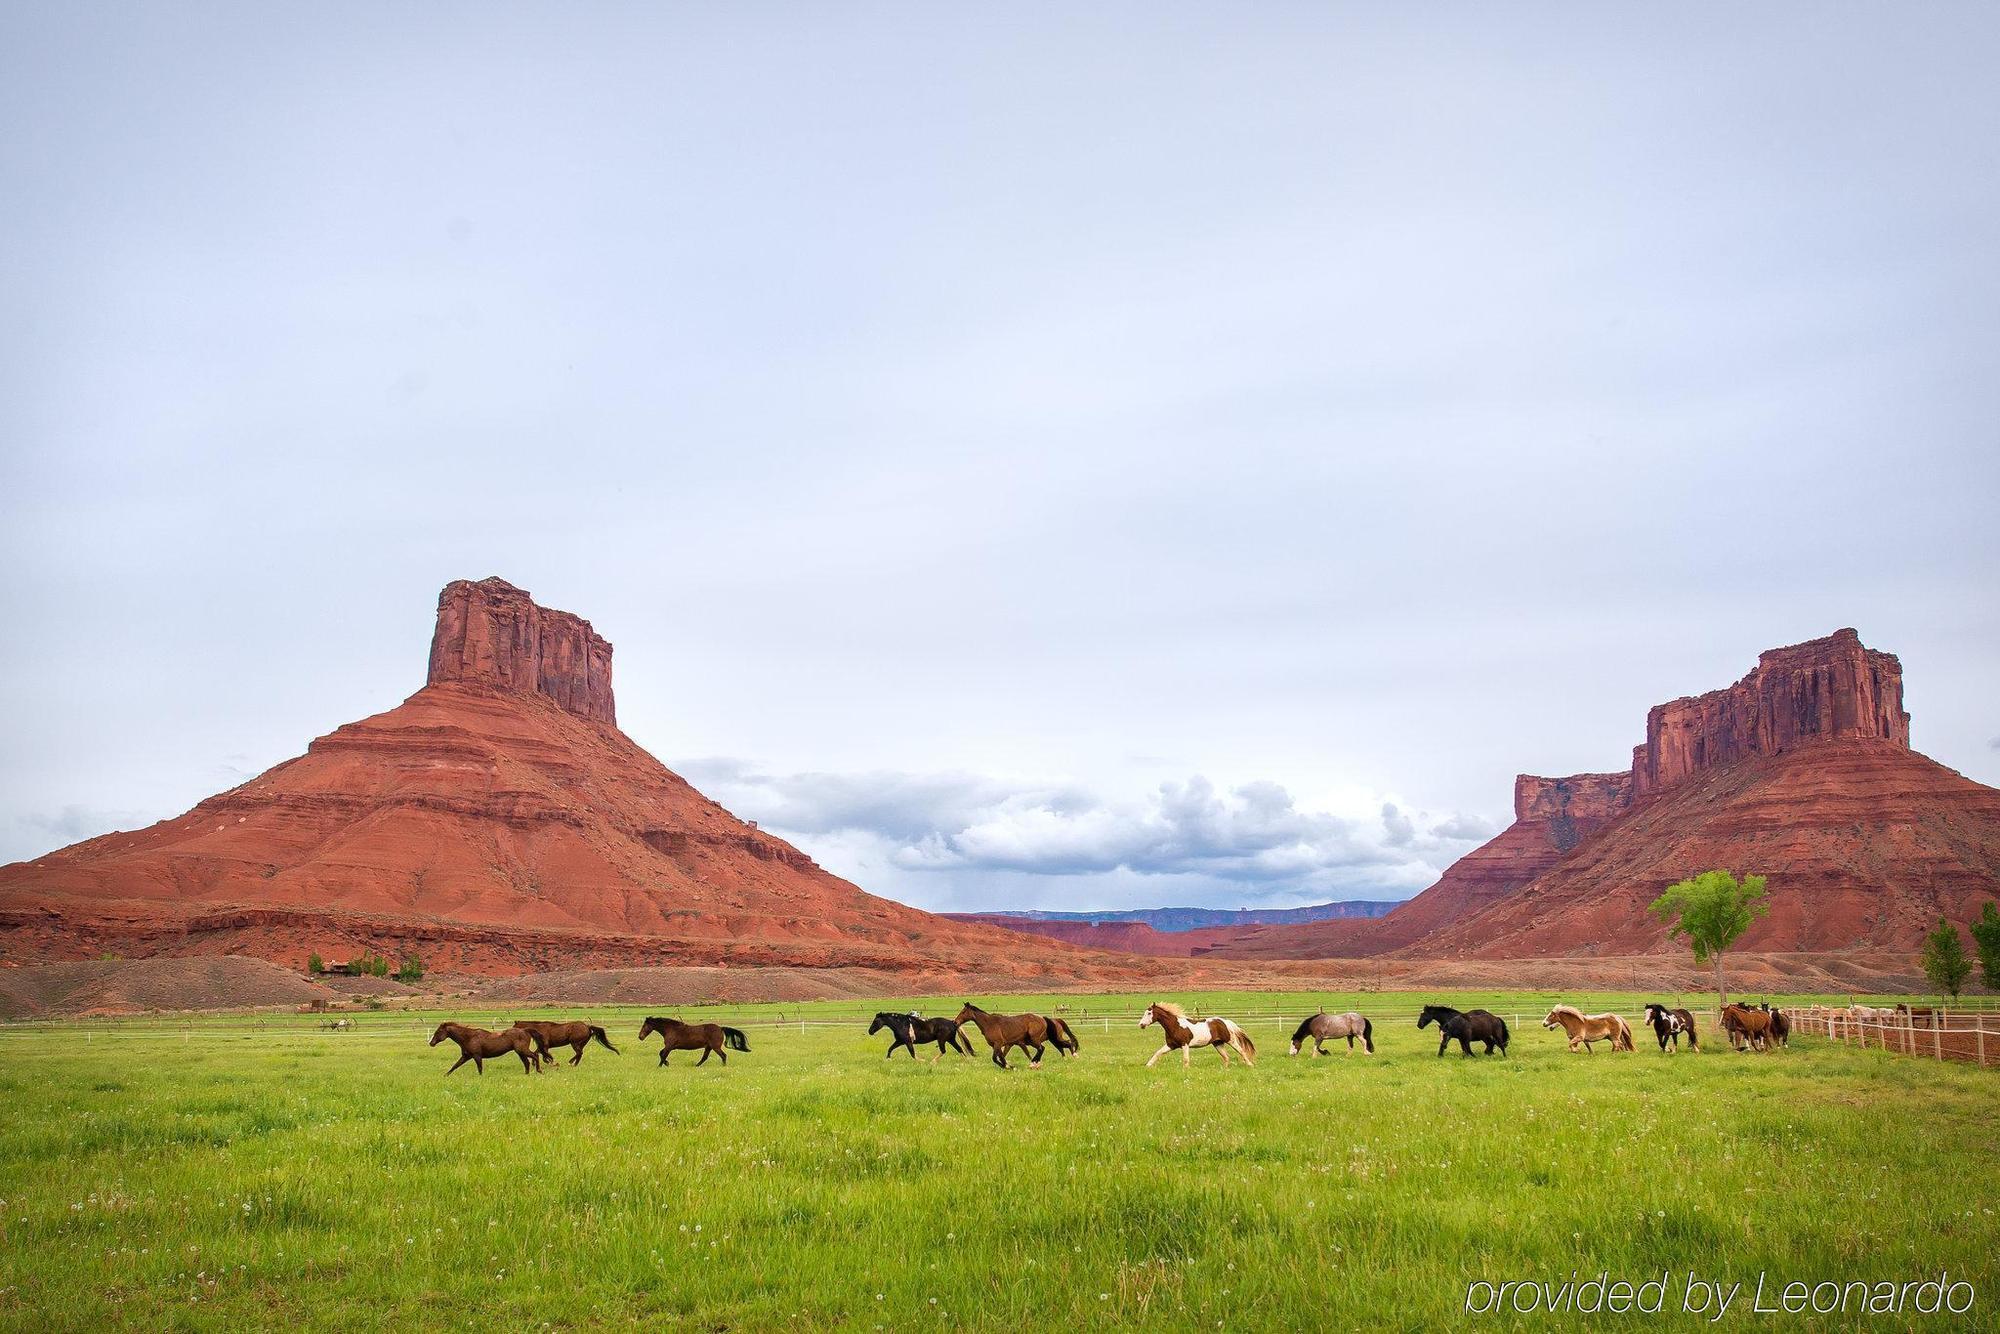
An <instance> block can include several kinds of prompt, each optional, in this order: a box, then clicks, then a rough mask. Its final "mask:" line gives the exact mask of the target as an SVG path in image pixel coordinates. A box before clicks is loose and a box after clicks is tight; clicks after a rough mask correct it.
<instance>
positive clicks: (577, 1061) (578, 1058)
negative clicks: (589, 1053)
mask: <svg viewBox="0 0 2000 1334" xmlns="http://www.w3.org/2000/svg"><path fill="white" fill-rule="evenodd" d="M589 1040H590V1039H588V1038H585V1039H584V1042H588V1041H589ZM569 1063H570V1064H571V1065H582V1064H583V1042H579V1043H577V1044H576V1055H574V1056H572V1057H570V1058H569Z"/></svg>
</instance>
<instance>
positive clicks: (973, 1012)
mask: <svg viewBox="0 0 2000 1334" xmlns="http://www.w3.org/2000/svg"><path fill="white" fill-rule="evenodd" d="M985 1013H986V1011H984V1010H982V1009H980V1008H979V1007H978V1006H977V1005H974V1004H973V1003H972V1002H971V1001H966V1002H965V1003H964V1004H962V1005H960V1006H959V1007H958V1019H957V1020H956V1022H958V1023H961V1024H976V1023H978V1022H979V1019H980V1016H981V1015H983V1014H985Z"/></svg>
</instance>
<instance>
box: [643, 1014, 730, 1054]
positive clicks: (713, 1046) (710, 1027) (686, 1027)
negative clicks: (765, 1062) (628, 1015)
mask: <svg viewBox="0 0 2000 1334" xmlns="http://www.w3.org/2000/svg"><path fill="white" fill-rule="evenodd" d="M654 1033H658V1034H659V1035H660V1064H661V1065H665V1064H666V1063H667V1053H668V1052H670V1051H699V1052H700V1053H701V1059H700V1060H699V1061H696V1062H695V1064H696V1065H707V1064H708V1057H709V1054H710V1053H711V1052H713V1053H714V1054H715V1055H717V1056H720V1057H721V1058H722V1063H723V1064H724V1065H728V1064H729V1052H728V1050H725V1048H733V1049H735V1050H736V1051H744V1052H747V1051H749V1050H750V1041H749V1039H747V1038H745V1037H744V1036H743V1030H742V1029H740V1028H724V1027H723V1026H722V1025H721V1024H684V1023H682V1022H681V1021H680V1020H678V1019H662V1018H661V1017H660V1016H658V1015H653V1016H652V1017H651V1018H649V1019H647V1020H646V1022H645V1023H643V1024H641V1025H639V1041H641V1042H644V1041H645V1040H646V1039H647V1038H648V1037H650V1036H652V1035H653V1034H654Z"/></svg>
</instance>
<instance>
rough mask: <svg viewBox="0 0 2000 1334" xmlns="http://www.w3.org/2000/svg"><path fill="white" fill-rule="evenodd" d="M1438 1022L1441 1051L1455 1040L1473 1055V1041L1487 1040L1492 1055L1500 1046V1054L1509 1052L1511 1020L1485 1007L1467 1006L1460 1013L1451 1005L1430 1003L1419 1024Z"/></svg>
mask: <svg viewBox="0 0 2000 1334" xmlns="http://www.w3.org/2000/svg"><path fill="white" fill-rule="evenodd" d="M1432 1024H1436V1025H1437V1026H1438V1055H1440V1056H1442V1055H1444V1049H1445V1048H1446V1047H1449V1046H1450V1045H1451V1044H1452V1043H1453V1042H1456V1043H1458V1045H1459V1046H1460V1047H1462V1048H1463V1049H1464V1051H1465V1054H1466V1055H1467V1056H1470V1055H1472V1044H1473V1043H1475V1042H1483V1043H1485V1044H1486V1054H1487V1055H1488V1056H1491V1055H1492V1054H1493V1049H1494V1048H1495V1047H1498V1048H1499V1049H1500V1054H1501V1055H1502V1056H1505V1055H1506V1054H1507V1021H1506V1020H1505V1019H1502V1018H1501V1017H1500V1016H1499V1015H1497V1014H1490V1013H1488V1012H1487V1011H1485V1010H1467V1011H1465V1012H1464V1013H1463V1014H1460V1013H1459V1012H1458V1011H1457V1010H1454V1009H1452V1008H1451V1007H1450V1006H1448V1005H1426V1006H1425V1007H1424V1012H1423V1014H1421V1015H1419V1016H1418V1018H1417V1027H1418V1028H1429V1027H1430V1026H1431V1025H1432Z"/></svg>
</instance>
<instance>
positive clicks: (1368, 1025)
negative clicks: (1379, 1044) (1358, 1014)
mask: <svg viewBox="0 0 2000 1334" xmlns="http://www.w3.org/2000/svg"><path fill="white" fill-rule="evenodd" d="M1361 1045H1362V1046H1364V1047H1366V1048H1367V1049H1368V1054H1369V1055H1370V1056H1373V1055H1374V1054H1375V1024H1374V1022H1373V1021H1372V1020H1370V1019H1368V1018H1367V1017H1366V1016H1363V1017H1362V1020H1361Z"/></svg>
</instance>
